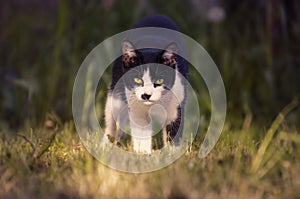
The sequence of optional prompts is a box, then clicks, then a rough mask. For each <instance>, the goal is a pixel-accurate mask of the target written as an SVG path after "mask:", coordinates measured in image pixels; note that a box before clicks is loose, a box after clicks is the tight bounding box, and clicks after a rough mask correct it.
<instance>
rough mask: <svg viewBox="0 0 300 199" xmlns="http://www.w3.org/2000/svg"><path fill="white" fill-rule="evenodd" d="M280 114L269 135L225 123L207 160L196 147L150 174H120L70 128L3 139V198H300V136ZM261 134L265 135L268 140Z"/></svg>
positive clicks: (0, 169) (0, 189) (0, 159)
mask: <svg viewBox="0 0 300 199" xmlns="http://www.w3.org/2000/svg"><path fill="white" fill-rule="evenodd" d="M289 107H290V108H291V105H289V106H288V107H287V108H285V109H284V111H283V112H282V113H280V114H279V115H281V116H285V115H286V114H287V113H288V112H289V111H290V110H288V111H287V109H289ZM281 116H279V117H280V118H281V120H280V121H279V122H278V120H275V121H274V123H277V124H276V125H277V126H276V128H275V129H274V128H273V127H274V124H273V125H272V127H270V129H269V130H267V131H265V130H261V129H260V128H258V127H256V126H255V125H253V124H251V121H250V123H249V124H250V125H246V126H247V128H245V125H244V126H243V127H241V128H240V129H239V128H232V127H231V126H230V124H228V123H227V124H226V125H225V128H224V132H223V134H222V136H221V138H220V140H219V142H218V144H217V145H216V147H215V148H214V149H213V151H212V152H211V153H210V154H209V155H208V156H207V157H206V158H204V159H199V158H198V157H197V147H196V146H197V145H196V144H195V146H194V147H192V150H191V151H188V152H186V153H185V155H184V156H183V157H182V158H180V159H179V160H178V161H176V162H175V163H174V164H172V165H170V166H168V167H166V168H164V169H161V170H158V171H155V172H151V173H147V174H129V173H122V172H118V171H115V170H113V169H110V168H108V167H106V166H104V165H102V164H101V163H100V162H98V161H97V160H95V159H93V157H92V156H91V155H90V154H89V153H88V152H87V151H86V149H85V148H84V146H83V145H82V143H81V141H80V140H79V138H78V136H77V134H76V132H75V130H74V128H73V124H72V123H71V122H70V123H65V124H60V125H61V126H60V127H57V126H55V125H52V126H51V125H50V127H51V128H49V125H48V128H45V127H43V128H36V129H33V130H30V131H29V133H27V132H23V133H19V134H22V135H23V136H21V137H20V136H9V135H8V134H4V133H2V134H1V139H0V165H1V167H0V175H1V180H0V198H297V197H298V196H299V195H300V190H299V189H298V187H299V186H300V175H299V173H300V156H299V154H300V135H299V132H298V131H297V130H296V128H293V127H292V126H287V125H286V124H284V123H283V119H284V117H281ZM49 123H50V124H54V123H51V122H48V123H47V124H49ZM270 131H272V136H270ZM53 134H55V136H53ZM258 134H265V136H264V139H263V141H262V142H260V140H259V139H258V138H257V135H258ZM24 136H26V139H25V138H24ZM266 140H267V141H266ZM33 145H34V146H35V147H33ZM262 148H263V149H262Z"/></svg>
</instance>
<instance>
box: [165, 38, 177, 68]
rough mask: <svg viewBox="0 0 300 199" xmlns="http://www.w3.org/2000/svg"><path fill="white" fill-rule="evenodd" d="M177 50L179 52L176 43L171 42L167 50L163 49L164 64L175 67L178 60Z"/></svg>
mask: <svg viewBox="0 0 300 199" xmlns="http://www.w3.org/2000/svg"><path fill="white" fill-rule="evenodd" d="M177 52H178V47H177V44H176V43H171V44H169V45H168V46H167V47H166V48H165V50H164V51H163V54H162V60H163V64H165V65H167V66H171V67H172V68H175V66H176V64H177V62H176V58H177Z"/></svg>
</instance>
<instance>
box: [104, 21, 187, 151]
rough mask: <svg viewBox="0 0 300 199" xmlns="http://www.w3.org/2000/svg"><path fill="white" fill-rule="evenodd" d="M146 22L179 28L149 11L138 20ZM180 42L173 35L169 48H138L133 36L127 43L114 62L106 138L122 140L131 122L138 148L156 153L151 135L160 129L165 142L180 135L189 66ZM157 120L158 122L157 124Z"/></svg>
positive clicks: (145, 23) (107, 112)
mask: <svg viewBox="0 0 300 199" xmlns="http://www.w3.org/2000/svg"><path fill="white" fill-rule="evenodd" d="M141 27H159V28H167V29H171V30H175V31H179V29H178V27H177V25H176V24H175V22H173V21H172V20H171V19H170V18H168V17H166V16H163V15H152V16H148V17H145V18H143V19H141V20H140V21H139V22H137V23H136V25H134V26H133V28H141ZM176 42H178V41H170V43H168V44H167V45H166V47H165V48H164V49H153V48H146V49H136V47H135V45H134V44H133V43H132V41H129V40H125V41H124V42H123V43H122V46H121V51H122V55H121V57H119V58H118V59H116V60H115V62H114V63H113V69H112V83H111V86H110V89H109V91H108V95H107V100H106V105H105V124H106V129H105V135H104V139H107V137H108V136H112V137H114V138H115V139H116V140H119V139H120V137H121V136H122V135H123V131H124V128H125V127H124V126H126V124H128V123H129V126H130V133H131V136H132V142H133V150H134V151H135V152H137V153H148V154H150V153H151V150H152V138H151V136H152V135H153V134H155V133H157V132H156V131H159V130H160V129H162V139H163V145H164V146H166V145H167V143H168V141H174V139H175V137H176V138H177V141H178V140H179V139H180V134H181V130H182V128H183V110H184V101H185V98H186V96H185V95H186V86H185V83H184V82H185V78H186V77H187V72H188V66H187V64H186V62H185V61H184V59H183V58H182V57H180V56H179V55H177V52H178V50H180V49H179V48H178V45H177V43H176ZM118 119H119V120H120V122H119V130H117V123H116V121H117V120H118ZM154 122H157V123H159V127H158V129H155V128H154Z"/></svg>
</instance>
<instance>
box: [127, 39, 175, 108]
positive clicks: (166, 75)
mask: <svg viewBox="0 0 300 199" xmlns="http://www.w3.org/2000/svg"><path fill="white" fill-rule="evenodd" d="M176 49H177V47H176V44H174V43H172V44H170V45H169V46H167V47H166V49H165V50H160V49H141V50H135V48H134V46H133V45H132V44H131V43H130V42H127V41H126V42H124V43H123V47H122V53H123V55H122V60H123V67H124V69H125V71H126V73H125V76H124V82H125V87H126V88H127V90H128V91H129V96H128V95H127V98H130V99H131V100H138V101H140V102H142V103H144V104H145V105H151V104H155V103H156V102H159V101H161V100H163V97H164V95H165V94H166V93H167V92H168V90H170V89H172V87H173V85H174V82H175V76H176V72H175V69H176V64H177V63H176V54H175V53H176Z"/></svg>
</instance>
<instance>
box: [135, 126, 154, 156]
mask: <svg viewBox="0 0 300 199" xmlns="http://www.w3.org/2000/svg"><path fill="white" fill-rule="evenodd" d="M130 126H131V127H130V128H131V136H132V142H133V150H134V151H135V152H137V153H147V154H151V149H152V137H151V135H152V129H151V128H150V127H148V128H139V127H137V126H135V125H133V124H131V125H130Z"/></svg>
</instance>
